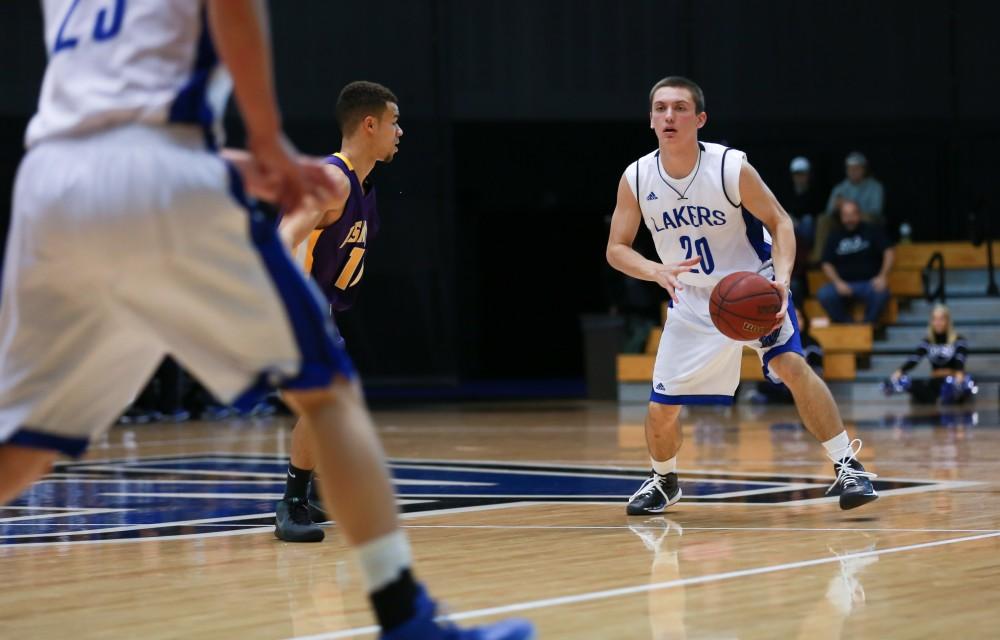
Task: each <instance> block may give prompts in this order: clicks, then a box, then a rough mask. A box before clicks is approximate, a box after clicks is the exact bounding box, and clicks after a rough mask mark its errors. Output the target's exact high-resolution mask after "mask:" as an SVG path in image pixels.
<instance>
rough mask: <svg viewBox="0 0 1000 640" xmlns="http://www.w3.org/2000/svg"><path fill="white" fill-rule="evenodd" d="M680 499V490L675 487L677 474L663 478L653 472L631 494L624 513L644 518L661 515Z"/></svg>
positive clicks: (669, 474)
mask: <svg viewBox="0 0 1000 640" xmlns="http://www.w3.org/2000/svg"><path fill="white" fill-rule="evenodd" d="M680 499H681V488H680V487H679V486H677V474H676V473H668V474H667V475H665V476H661V475H660V474H658V473H656V472H655V471H653V472H652V473H651V474H650V476H649V477H648V478H646V481H645V482H643V483H642V486H641V487H639V490H638V491H636V492H635V493H634V494H632V497H631V498H630V499H629V502H628V507H626V509H625V513H627V514H628V515H630V516H646V515H655V514H657V513H663V512H664V511H666V510H667V507H669V506H670V505H672V504H674V503H675V502H677V501H678V500H680Z"/></svg>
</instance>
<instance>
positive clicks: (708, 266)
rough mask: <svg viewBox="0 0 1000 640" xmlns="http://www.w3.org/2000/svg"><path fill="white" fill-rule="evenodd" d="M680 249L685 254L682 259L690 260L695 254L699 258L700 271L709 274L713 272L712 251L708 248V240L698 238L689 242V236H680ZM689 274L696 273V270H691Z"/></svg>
mask: <svg viewBox="0 0 1000 640" xmlns="http://www.w3.org/2000/svg"><path fill="white" fill-rule="evenodd" d="M681 249H684V251H685V252H686V253H685V255H684V259H685V260H688V259H690V258H691V257H692V256H693V255H694V254H695V253H697V254H698V257H699V258H701V270H702V272H703V273H706V274H709V273H712V272H713V271H715V260H713V259H712V250H711V249H709V248H708V240H707V239H705V238H698V239H697V240H695V241H694V242H691V237H690V236H681ZM691 273H698V270H697V269H691Z"/></svg>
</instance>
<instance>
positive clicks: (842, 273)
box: [817, 200, 894, 325]
mask: <svg viewBox="0 0 1000 640" xmlns="http://www.w3.org/2000/svg"><path fill="white" fill-rule="evenodd" d="M893 259H894V252H893V249H892V245H890V244H889V241H888V240H887V239H886V237H885V233H883V231H882V228H881V227H879V226H877V225H872V224H868V223H866V222H862V221H861V211H860V210H859V209H858V205H857V204H855V203H854V202H853V201H851V200H844V201H843V202H841V204H840V228H839V229H837V230H835V231H834V232H833V233H831V234H830V236H829V237H828V238H827V239H826V246H825V247H824V249H823V259H822V266H823V273H825V274H826V277H827V279H828V280H829V281H830V282H829V283H827V284H826V285H824V286H823V287H821V288H820V290H819V292H818V293H817V297H818V298H819V301H820V304H822V305H823V308H824V309H825V310H826V313H827V315H829V316H830V320H831V321H832V322H851V316H850V314H849V312H848V308H847V304H846V303H848V302H850V301H851V300H855V299H856V300H861V301H863V302H864V304H865V316H864V322H866V323H868V324H872V325H874V324H876V323H877V322H878V318H879V316H880V315H881V314H882V309H884V308H885V305H886V303H887V302H888V301H889V295H890V294H889V286H888V277H889V270H890V269H892V262H893Z"/></svg>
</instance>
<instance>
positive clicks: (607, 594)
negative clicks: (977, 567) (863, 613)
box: [288, 532, 1000, 640]
mask: <svg viewBox="0 0 1000 640" xmlns="http://www.w3.org/2000/svg"><path fill="white" fill-rule="evenodd" d="M996 537H1000V532H993V533H984V534H982V535H978V536H967V537H964V538H947V539H945V540H935V541H933V542H921V543H919V544H908V545H905V546H902V547H889V548H887V549H877V550H874V551H861V552H858V553H845V554H844V555H841V556H828V557H823V558H815V559H813V560H800V561H798V562H788V563H785V564H775V565H769V566H765V567H757V568H754V569H741V570H739V571H726V572H723V573H713V574H709V575H705V576H697V577H693V578H681V579H678V580H668V581H666V582H653V583H649V584H642V585H636V586H634V587H622V588H619V589H607V590H604V591H592V592H590V593H579V594H575V595H571V596H559V597H556V598H545V599H542V600H529V601H527V602H519V603H515V604H510V605H504V606H501V607H492V608H489V609H475V610H472V611H465V612H462V613H454V614H451V615H449V616H448V619H449V620H453V621H456V622H458V621H461V620H467V619H469V618H479V617H487V616H496V615H505V614H510V613H520V612H523V611H530V610H532V609H544V608H546V607H558V606H561V605H565V604H576V603H580V602H590V601H593V600H604V599H607V598H616V597H618V596H627V595H633V594H637V593H645V592H648V591H659V590H661V589H672V588H674V587H683V586H688V585H698V584H706V583H710V582H721V581H723V580H730V579H733V578H745V577H747V576H756V575H763V574H767V573H776V572H778V571H787V570H790V569H802V568H805V567H813V566H817V565H822V564H833V563H835V562H841V561H843V560H848V559H851V558H869V557H876V556H884V555H890V554H893V553H902V552H904V551H915V550H917V549H928V548H931V547H940V546H944V545H950V544H958V543H960V542H975V541H977V540H986V539H988V538H996ZM378 630H379V629H378V627H376V626H367V627H357V628H355V629H345V630H344V631H334V632H331V633H320V634H316V635H310V636H295V637H293V638H289V639H288V640H333V639H335V638H353V637H356V636H361V635H365V634H369V633H376V632H378Z"/></svg>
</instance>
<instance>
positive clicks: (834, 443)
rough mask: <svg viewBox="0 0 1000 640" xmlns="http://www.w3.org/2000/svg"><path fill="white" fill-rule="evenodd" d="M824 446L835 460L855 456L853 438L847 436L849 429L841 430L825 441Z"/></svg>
mask: <svg viewBox="0 0 1000 640" xmlns="http://www.w3.org/2000/svg"><path fill="white" fill-rule="evenodd" d="M823 448H824V449H826V455H827V456H828V457H829V458H830V459H831V460H833V461H834V462H840V461H841V460H843V459H844V458H853V457H854V450H852V449H851V439H850V438H848V437H847V431H841V432H840V433H838V434H837V435H835V436H834V437H832V438H830V439H829V440H827V441H826V442H824V443H823Z"/></svg>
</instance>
